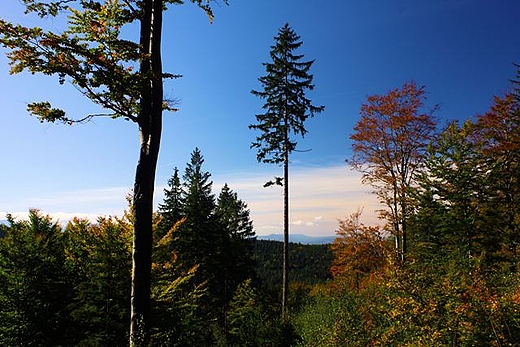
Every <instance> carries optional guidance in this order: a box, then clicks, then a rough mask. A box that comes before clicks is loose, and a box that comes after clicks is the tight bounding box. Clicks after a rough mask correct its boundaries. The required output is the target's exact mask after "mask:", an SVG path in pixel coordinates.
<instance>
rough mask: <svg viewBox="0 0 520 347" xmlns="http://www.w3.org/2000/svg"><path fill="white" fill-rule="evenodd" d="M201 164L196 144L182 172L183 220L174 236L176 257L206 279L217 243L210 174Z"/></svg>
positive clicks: (202, 160) (201, 278)
mask: <svg viewBox="0 0 520 347" xmlns="http://www.w3.org/2000/svg"><path fill="white" fill-rule="evenodd" d="M203 164H204V157H203V156H202V154H201V152H200V150H199V149H198V148H196V149H195V150H194V151H193V153H192V155H191V160H190V162H189V163H188V164H187V165H186V169H185V172H184V176H183V179H184V186H185V189H184V191H183V194H182V199H183V201H184V206H183V212H182V213H183V215H184V217H185V218H186V220H185V221H184V223H182V225H181V226H180V227H179V230H178V238H177V251H178V253H179V257H180V261H181V262H182V263H183V265H184V266H186V268H187V269H188V268H191V267H192V266H194V265H198V266H199V269H198V271H197V274H196V276H195V277H196V279H197V280H200V281H203V280H207V279H208V276H210V274H211V271H210V270H209V267H211V264H212V263H213V262H214V261H215V259H213V254H214V251H215V246H216V245H218V244H219V243H218V242H216V240H215V235H216V232H217V228H216V227H215V221H216V219H215V216H214V210H215V207H216V202H215V196H214V194H213V193H212V185H213V182H212V181H211V174H210V173H209V172H207V171H204V170H203V167H202V166H203ZM208 285H210V284H208ZM210 290H211V289H210Z"/></svg>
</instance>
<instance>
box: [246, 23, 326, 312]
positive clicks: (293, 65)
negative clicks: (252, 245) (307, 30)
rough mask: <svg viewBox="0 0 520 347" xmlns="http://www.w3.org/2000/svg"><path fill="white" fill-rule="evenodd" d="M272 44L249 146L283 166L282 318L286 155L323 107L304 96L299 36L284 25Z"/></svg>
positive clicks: (308, 78) (305, 73)
mask: <svg viewBox="0 0 520 347" xmlns="http://www.w3.org/2000/svg"><path fill="white" fill-rule="evenodd" d="M274 39H275V41H276V43H275V45H274V46H271V51H270V56H271V59H272V62H270V63H264V64H263V65H264V66H265V69H266V73H267V74H266V75H265V76H263V77H260V78H259V79H258V80H259V81H260V83H261V84H262V87H263V90H262V91H256V90H253V91H251V93H252V94H253V95H255V96H258V97H260V98H262V99H265V100H266V102H265V104H264V106H263V109H264V110H265V113H262V114H257V115H256V121H257V124H252V125H250V126H249V128H250V129H255V130H259V131H260V132H261V134H260V135H259V136H257V138H256V141H255V142H253V143H252V145H251V147H252V148H257V149H258V151H257V160H258V161H259V162H264V163H273V164H281V163H283V167H284V171H283V183H282V178H280V177H276V178H275V179H274V181H270V182H267V183H266V184H265V185H264V186H270V185H273V184H278V185H283V187H284V251H283V264H284V265H283V271H282V277H283V283H282V315H285V311H286V301H287V289H288V281H289V280H288V269H289V262H288V255H289V248H288V247H289V155H290V153H291V152H292V151H294V150H295V149H296V145H297V142H296V140H295V139H294V137H293V135H301V136H302V137H303V136H305V134H306V133H307V130H306V129H305V126H304V123H305V121H306V120H307V119H308V118H309V117H313V116H314V114H316V113H320V112H322V111H323V109H324V107H323V106H314V105H312V103H311V100H310V99H308V98H307V97H306V96H305V92H306V91H307V90H313V89H314V84H313V83H312V80H313V75H312V74H310V73H309V70H310V68H311V66H312V64H313V63H314V60H311V61H301V60H302V58H303V57H304V56H303V55H299V54H295V53H294V51H295V50H297V49H298V48H299V47H300V46H301V45H302V41H300V36H298V35H297V34H296V32H295V31H294V30H293V29H292V28H291V27H290V26H289V24H285V25H284V26H283V27H282V28H281V29H280V30H279V32H278V35H277V36H275V38H274Z"/></svg>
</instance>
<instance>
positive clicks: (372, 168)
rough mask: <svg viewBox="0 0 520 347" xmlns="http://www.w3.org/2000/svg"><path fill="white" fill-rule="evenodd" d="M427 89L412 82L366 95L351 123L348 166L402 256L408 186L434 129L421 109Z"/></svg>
mask: <svg viewBox="0 0 520 347" xmlns="http://www.w3.org/2000/svg"><path fill="white" fill-rule="evenodd" d="M425 99H426V91H425V88H424V87H417V86H416V85H415V83H414V82H408V83H405V84H404V85H403V86H402V87H401V88H396V89H393V90H391V91H389V92H388V93H387V94H384V95H371V96H369V97H368V98H367V101H366V103H364V104H363V105H361V110H360V114H361V118H360V119H359V121H358V123H357V124H356V126H355V127H354V134H352V135H351V136H350V138H351V139H352V140H353V145H352V150H353V155H352V158H351V160H350V164H351V166H352V167H353V168H355V169H357V170H359V171H361V172H362V173H363V182H364V183H367V184H369V185H371V186H372V187H374V190H375V193H376V194H377V195H378V197H379V200H380V201H381V203H382V204H383V205H384V206H385V207H386V209H384V210H382V211H381V217H382V218H385V219H386V220H387V221H388V222H389V225H391V230H390V231H391V232H392V233H393V235H394V236H395V240H396V251H397V254H398V255H399V257H400V258H401V260H404V256H405V254H406V253H407V237H406V232H407V219H408V217H409V215H410V213H411V208H410V206H409V205H410V197H409V192H410V189H411V188H412V187H413V186H414V179H415V175H416V173H417V172H418V171H419V170H420V169H421V165H422V163H423V157H424V153H425V150H426V147H427V145H428V141H429V140H430V138H431V134H432V132H433V130H434V128H435V123H434V121H433V119H432V112H433V111H430V112H424V111H423V108H424V101H425Z"/></svg>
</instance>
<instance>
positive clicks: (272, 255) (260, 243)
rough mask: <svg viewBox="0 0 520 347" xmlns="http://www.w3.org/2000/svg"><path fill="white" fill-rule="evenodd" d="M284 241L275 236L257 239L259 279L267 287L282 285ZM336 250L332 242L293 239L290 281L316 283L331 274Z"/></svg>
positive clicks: (290, 245) (256, 253)
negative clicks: (332, 249)
mask: <svg viewBox="0 0 520 347" xmlns="http://www.w3.org/2000/svg"><path fill="white" fill-rule="evenodd" d="M282 248H283V243H282V242H279V241H272V240H257V241H255V244H254V255H253V258H254V260H255V262H256V272H257V276H258V279H259V281H260V282H261V283H262V285H264V286H267V287H273V286H279V285H280V284H281V282H282ZM331 261H332V253H331V251H330V249H329V246H328V245H323V244H316V245H304V244H297V243H289V281H290V282H302V283H307V284H316V283H321V282H325V281H326V280H327V279H328V278H329V277H330V275H329V268H330V264H331Z"/></svg>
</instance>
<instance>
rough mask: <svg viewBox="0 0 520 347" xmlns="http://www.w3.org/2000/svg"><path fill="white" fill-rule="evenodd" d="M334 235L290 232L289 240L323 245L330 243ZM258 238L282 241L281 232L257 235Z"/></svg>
mask: <svg viewBox="0 0 520 347" xmlns="http://www.w3.org/2000/svg"><path fill="white" fill-rule="evenodd" d="M334 238H335V237H334V236H308V235H303V234H290V235H289V242H292V243H301V244H303V245H324V244H328V243H332V241H334ZM257 239H258V240H270V241H283V234H270V235H262V236H257Z"/></svg>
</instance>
